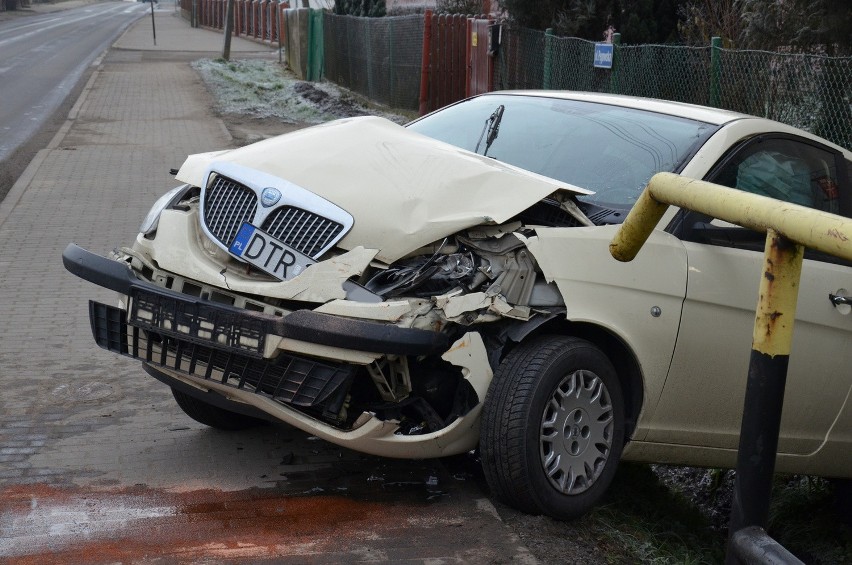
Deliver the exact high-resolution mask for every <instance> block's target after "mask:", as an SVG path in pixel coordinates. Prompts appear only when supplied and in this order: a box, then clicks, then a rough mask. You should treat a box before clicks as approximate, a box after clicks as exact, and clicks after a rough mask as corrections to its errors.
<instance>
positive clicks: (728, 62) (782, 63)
mask: <svg viewBox="0 0 852 565" xmlns="http://www.w3.org/2000/svg"><path fill="white" fill-rule="evenodd" d="M720 57H721V63H720V85H719V90H720V94H721V100H720V106H721V107H722V108H727V109H731V110H736V111H739V112H745V113H748V114H754V115H757V116H763V117H766V118H770V119H773V120H777V121H779V122H783V123H785V124H790V125H792V126H796V127H798V128H801V129H804V130H807V131H809V132H811V133H813V134H815V135H818V136H820V137H824V138H825V139H828V140H831V141H833V142H834V143H836V144H838V145H840V146H842V147H846V148H852V108H851V107H850V104H852V99H850V97H852V88H850V85H852V57H822V56H817V55H801V54H785V53H767V52H764V51H730V50H722V51H721V54H720Z"/></svg>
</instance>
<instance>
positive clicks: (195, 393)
mask: <svg viewBox="0 0 852 565" xmlns="http://www.w3.org/2000/svg"><path fill="white" fill-rule="evenodd" d="M142 368H143V369H145V372H146V373H148V374H149V375H151V376H152V377H154V378H155V379H157V380H158V381H160V382H161V383H163V384H166V385H168V386H170V387H172V388H174V389H177V390H179V391H180V392H182V393H184V394H186V395H188V396H191V397H193V398H195V399H196V400H200V401H201V402H205V403H207V404H210V405H212V406H215V407H217V408H221V409H222V410H228V411H229V412H236V413H237V414H242V415H243V416H251V417H252V418H257V419H258V420H266V421H267V422H281V420H279V419H278V418H276V417H274V416H271V415H270V414H267V413H266V412H264V411H263V410H261V409H260V408H256V407H255V406H252V405H251V404H245V403H243V402H234V401H233V400H228V399H227V398H225V397H224V396H222V395H221V394H219V393H218V392H216V391H213V390H209V391H203V390H200V389H199V388H197V387H194V386H190V385H188V384H186V383H185V382H183V381H181V380H178V379H176V378H174V377H172V376H170V375H167V374H165V373H162V372H160V371H158V370H157V369H155V368H154V367H152V366H150V365H148V364H147V363H142Z"/></svg>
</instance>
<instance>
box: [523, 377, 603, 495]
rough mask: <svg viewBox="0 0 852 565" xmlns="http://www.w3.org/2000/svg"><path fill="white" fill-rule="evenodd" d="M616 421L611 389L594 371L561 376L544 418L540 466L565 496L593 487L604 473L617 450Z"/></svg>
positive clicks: (545, 409)
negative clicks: (614, 445)
mask: <svg viewBox="0 0 852 565" xmlns="http://www.w3.org/2000/svg"><path fill="white" fill-rule="evenodd" d="M614 424H615V417H614V410H613V407H612V401H611V399H610V395H609V390H607V388H606V385H604V383H603V381H602V380H601V379H600V377H598V376H597V375H596V374H595V373H594V372H592V371H587V370H578V371H574V372H573V373H570V374H568V375H566V376H565V377H563V378H562V380H561V381H560V383H559V385H558V386H557V387H556V388H555V389H554V390H553V393H552V394H551V396H550V398H549V399H548V401H547V404H546V405H545V407H544V411H543V413H542V417H541V428H540V434H539V445H540V454H541V465H542V468H543V469H544V472H545V474H546V476H547V479H548V481H549V482H550V484H551V485H552V486H553V487H554V488H555V489H556V490H557V491H559V492H561V493H562V494H569V495H575V494H580V493H582V492H584V491H586V490H588V489H589V488H590V487H591V486H592V485H593V484H594V483H595V481H596V480H597V479H598V478H599V477H600V475H601V473H602V472H603V470H604V467H605V466H606V461H607V458H608V457H609V454H610V451H611V449H612V435H613V428H614Z"/></svg>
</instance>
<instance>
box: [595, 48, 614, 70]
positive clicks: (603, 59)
mask: <svg viewBox="0 0 852 565" xmlns="http://www.w3.org/2000/svg"><path fill="white" fill-rule="evenodd" d="M595 67H597V68H599V69H611V68H612V43H595Z"/></svg>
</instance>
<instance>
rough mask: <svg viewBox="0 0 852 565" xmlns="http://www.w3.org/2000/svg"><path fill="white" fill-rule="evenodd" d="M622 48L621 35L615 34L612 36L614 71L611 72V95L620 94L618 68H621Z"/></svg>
mask: <svg viewBox="0 0 852 565" xmlns="http://www.w3.org/2000/svg"><path fill="white" fill-rule="evenodd" d="M620 47H621V34H620V33H613V34H612V69H611V70H610V75H609V92H610V93H611V94H618V91H619V87H618V67H619V63H620V61H619V59H620V56H619V53H620V51H621V50H620V49H619V48H620Z"/></svg>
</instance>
